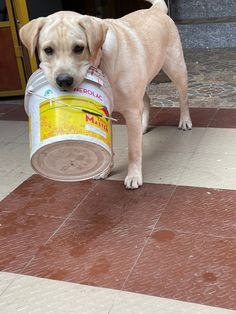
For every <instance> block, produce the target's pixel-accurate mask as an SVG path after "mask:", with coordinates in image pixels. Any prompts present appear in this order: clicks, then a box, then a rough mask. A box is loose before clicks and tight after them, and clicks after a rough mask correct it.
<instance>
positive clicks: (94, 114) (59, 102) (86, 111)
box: [27, 89, 118, 121]
mask: <svg viewBox="0 0 236 314" xmlns="http://www.w3.org/2000/svg"><path fill="white" fill-rule="evenodd" d="M27 92H28V93H29V94H31V95H35V96H37V97H40V98H43V99H45V100H48V101H49V102H50V105H51V103H52V102H54V103H56V104H59V105H62V106H65V107H69V108H71V109H75V110H79V111H81V112H84V113H89V114H91V115H93V116H96V117H101V118H105V119H108V120H112V121H118V120H117V119H115V118H112V117H107V116H104V115H101V114H98V113H94V112H90V111H89V110H85V109H82V108H79V107H75V106H71V105H67V104H65V103H64V102H63V101H59V100H54V99H51V98H47V97H45V96H42V95H39V94H37V93H35V92H34V91H33V90H32V89H29V90H28V91H27Z"/></svg>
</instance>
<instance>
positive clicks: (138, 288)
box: [125, 225, 236, 309]
mask: <svg viewBox="0 0 236 314" xmlns="http://www.w3.org/2000/svg"><path fill="white" fill-rule="evenodd" d="M199 227H200V225H199ZM235 256H236V239H227V238H221V237H211V236H205V235H193V234H184V233H178V232H176V231H175V230H167V229H157V230H155V232H154V233H153V234H152V237H151V239H150V241H149V243H148V245H147V246H146V248H145V250H144V252H143V254H142V255H141V257H140V259H139V261H138V263H137V265H136V266H135V268H134V270H133V272H132V274H131V276H130V277H129V279H128V281H127V283H126V286H125V290H128V291H132V292H138V293H144V294H148V295H155V296H159V297H165V298H171V299H177V300H183V301H188V302H195V303H201V304H206V305H211V306H219V307H224V308H229V309H236V299H235V289H236V282H235V278H236V261H235Z"/></svg>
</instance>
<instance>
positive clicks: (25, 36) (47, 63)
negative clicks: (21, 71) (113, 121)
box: [20, 11, 107, 90]
mask: <svg viewBox="0 0 236 314" xmlns="http://www.w3.org/2000/svg"><path fill="white" fill-rule="evenodd" d="M106 33H107V27H106V26H105V25H104V23H103V22H102V20H99V19H97V18H94V17H89V16H83V15H80V14H78V13H74V12H68V11H65V12H63V11H62V12H57V13H55V14H52V15H49V16H48V17H40V18H38V19H35V20H32V21H30V22H29V23H28V24H26V25H24V26H23V27H22V28H21V29H20V38H21V41H22V42H23V44H24V45H25V46H26V48H27V49H28V51H29V53H30V55H33V54H34V52H35V49H36V47H37V48H38V55H39V59H40V61H41V64H40V67H41V68H42V69H43V71H44V73H45V75H46V78H47V80H48V81H49V83H50V84H52V85H54V86H57V87H59V88H60V89H61V90H70V89H73V88H74V87H76V86H78V85H79V84H80V83H81V82H82V81H83V79H84V76H85V74H86V73H87V70H88V68H89V67H90V66H91V65H96V62H98V59H99V58H100V54H101V47H102V45H103V43H104V41H105V37H106Z"/></svg>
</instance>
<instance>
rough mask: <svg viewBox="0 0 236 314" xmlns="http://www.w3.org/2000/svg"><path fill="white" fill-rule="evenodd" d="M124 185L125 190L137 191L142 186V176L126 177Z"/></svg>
mask: <svg viewBox="0 0 236 314" xmlns="http://www.w3.org/2000/svg"><path fill="white" fill-rule="evenodd" d="M124 183H125V187H126V189H130V190H134V189H138V188H139V187H140V186H142V185H143V179H142V176H130V175H127V176H126V178H125V182H124Z"/></svg>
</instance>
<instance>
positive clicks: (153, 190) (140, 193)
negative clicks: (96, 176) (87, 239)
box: [71, 180, 175, 228]
mask: <svg viewBox="0 0 236 314" xmlns="http://www.w3.org/2000/svg"><path fill="white" fill-rule="evenodd" d="M174 189H175V186H173V185H167V184H166V185H165V184H163V185H161V184H160V185H156V184H144V185H143V187H142V188H141V189H138V190H134V191H132V190H126V189H125V188H124V184H123V182H121V181H110V180H109V181H100V182H99V184H98V185H97V186H96V188H95V189H94V191H93V192H92V193H90V195H89V196H88V197H87V198H86V200H85V201H84V202H83V203H82V204H81V205H80V206H79V207H78V208H77V209H76V210H75V211H74V213H73V215H72V216H71V218H76V219H82V220H87V221H91V220H93V219H97V217H101V218H102V217H105V218H106V219H108V220H109V222H110V223H111V224H113V225H116V224H122V225H126V224H135V225H139V224H141V225H142V226H148V227H150V228H152V227H153V225H154V224H155V223H156V221H157V219H158V218H159V216H160V214H161V213H162V210H163V209H164V207H165V206H166V205H167V203H168V202H169V199H170V197H171V195H172V193H173V192H174Z"/></svg>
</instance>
